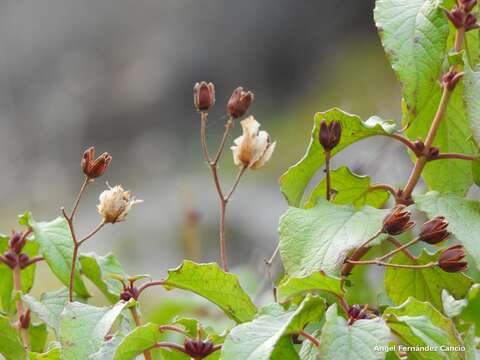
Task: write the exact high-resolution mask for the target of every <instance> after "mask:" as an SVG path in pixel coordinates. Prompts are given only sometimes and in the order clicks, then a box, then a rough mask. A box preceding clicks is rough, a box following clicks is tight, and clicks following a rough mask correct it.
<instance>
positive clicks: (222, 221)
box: [219, 199, 228, 272]
mask: <svg viewBox="0 0 480 360" xmlns="http://www.w3.org/2000/svg"><path fill="white" fill-rule="evenodd" d="M226 210H227V203H226V202H225V201H224V200H223V199H222V200H221V203H220V227H219V233H220V258H221V261H222V267H223V270H224V271H225V272H228V260H227V250H226V245H225V211H226Z"/></svg>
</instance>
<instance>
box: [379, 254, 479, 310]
mask: <svg viewBox="0 0 480 360" xmlns="http://www.w3.org/2000/svg"><path fill="white" fill-rule="evenodd" d="M439 256H440V251H438V252H437V253H436V254H430V253H428V252H427V251H425V250H424V251H423V252H422V253H421V254H420V256H419V257H418V259H417V260H413V259H410V258H409V257H408V256H407V255H405V254H404V253H403V252H400V253H398V254H397V255H395V256H394V257H393V258H392V260H391V262H392V263H394V264H403V265H423V264H428V263H430V262H437V261H438V258H439ZM472 283H473V282H472V280H471V279H470V278H469V277H468V276H466V275H464V274H462V273H448V272H445V271H443V270H442V269H440V268H439V267H434V268H431V269H404V268H394V267H388V268H387V270H386V271H385V290H386V292H387V294H388V296H389V297H390V299H391V300H392V301H393V302H394V304H395V305H400V304H401V303H403V302H404V301H405V300H407V299H408V298H409V297H410V296H412V297H415V298H416V299H418V300H421V301H428V302H430V303H431V304H432V305H433V306H435V307H436V308H437V309H439V310H440V311H441V310H442V309H443V302H442V290H443V289H446V290H447V291H448V292H449V293H450V294H452V295H453V296H455V297H456V298H461V297H464V296H466V294H467V293H468V289H469V288H470V286H472Z"/></svg>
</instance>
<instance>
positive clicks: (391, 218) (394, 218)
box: [382, 205, 415, 235]
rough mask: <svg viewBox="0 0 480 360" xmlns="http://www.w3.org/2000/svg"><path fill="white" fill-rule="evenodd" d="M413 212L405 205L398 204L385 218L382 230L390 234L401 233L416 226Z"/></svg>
mask: <svg viewBox="0 0 480 360" xmlns="http://www.w3.org/2000/svg"><path fill="white" fill-rule="evenodd" d="M410 219H411V214H410V212H409V211H408V210H406V208H405V206H403V205H397V206H396V207H394V208H393V209H392V211H391V212H390V214H388V215H387V216H386V217H385V219H384V220H383V228H382V231H383V232H384V233H386V234H389V235H400V234H401V233H404V232H405V231H407V230H410V229H411V228H412V227H414V226H415V222H413V221H411V220H410Z"/></svg>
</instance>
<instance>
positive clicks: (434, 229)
mask: <svg viewBox="0 0 480 360" xmlns="http://www.w3.org/2000/svg"><path fill="white" fill-rule="evenodd" d="M447 227H448V222H447V221H445V218H444V217H443V216H437V217H435V218H433V219H431V220H429V221H427V222H426V223H425V224H423V225H422V228H421V229H420V234H419V235H418V236H419V237H420V240H422V241H425V242H426V243H429V244H432V245H433V244H438V243H439V242H441V241H443V240H445V239H447V238H448V236H449V235H450V233H449V232H448V230H447Z"/></svg>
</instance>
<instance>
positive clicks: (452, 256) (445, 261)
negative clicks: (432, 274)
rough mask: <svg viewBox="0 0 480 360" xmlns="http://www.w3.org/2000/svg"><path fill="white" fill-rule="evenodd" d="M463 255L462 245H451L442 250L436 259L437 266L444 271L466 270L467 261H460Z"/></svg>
mask: <svg viewBox="0 0 480 360" xmlns="http://www.w3.org/2000/svg"><path fill="white" fill-rule="evenodd" d="M464 257H465V250H464V249H463V246H462V245H453V246H450V247H449V248H446V249H445V250H443V252H442V254H441V255H440V259H439V260H438V266H440V268H441V269H442V270H443V271H446V272H459V271H466V270H467V268H468V263H467V262H466V261H461V260H462V259H463V258H464Z"/></svg>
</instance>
